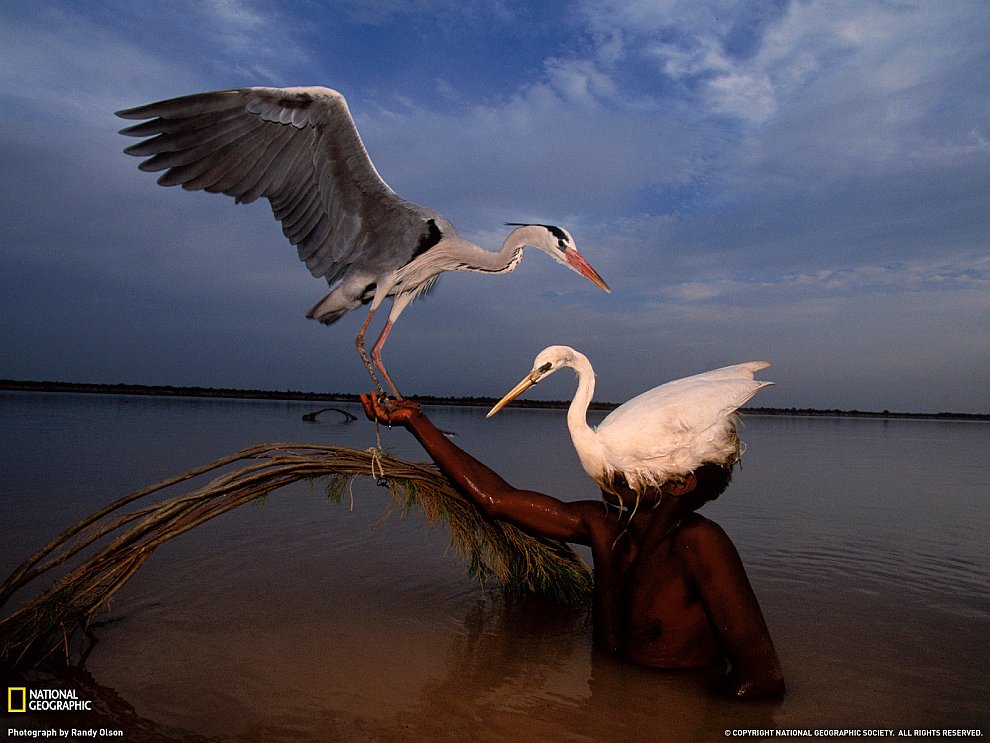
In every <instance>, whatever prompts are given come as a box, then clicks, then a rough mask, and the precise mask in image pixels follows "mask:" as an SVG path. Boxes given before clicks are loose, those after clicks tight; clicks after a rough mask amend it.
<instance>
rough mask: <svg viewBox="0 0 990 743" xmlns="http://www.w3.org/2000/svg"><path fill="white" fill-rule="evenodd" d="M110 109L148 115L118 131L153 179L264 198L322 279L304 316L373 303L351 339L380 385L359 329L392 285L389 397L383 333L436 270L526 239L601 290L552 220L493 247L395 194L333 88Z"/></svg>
mask: <svg viewBox="0 0 990 743" xmlns="http://www.w3.org/2000/svg"><path fill="white" fill-rule="evenodd" d="M117 116H120V117H121V118H124V119H149V120H148V121H143V122H142V123H140V124H135V125H133V126H130V127H127V128H125V129H122V130H121V134H126V135H129V136H133V137H149V139H146V140H144V141H142V142H139V143H137V144H135V145H132V146H131V147H128V148H127V149H126V150H125V152H127V153H128V154H130V155H135V156H139V157H148V159H147V160H145V161H143V162H142V163H141V164H140V166H139V167H140V168H141V170H146V171H159V170H164V171H165V173H164V174H163V175H162V176H161V177H160V178H159V179H158V182H159V183H160V184H161V185H163V186H175V185H181V186H182V187H183V188H185V189H187V190H205V191H209V192H212V193H225V194H227V195H228V196H233V197H234V198H235V200H236V201H237V202H238V203H241V202H244V203H248V202H251V201H255V200H256V199H258V198H266V199H268V201H269V204H270V205H271V207H272V211H273V212H274V213H275V218H276V219H278V220H279V221H280V222H281V223H282V231H283V233H284V234H285V236H286V237H287V238H288V240H289V242H290V243H292V244H293V245H295V246H296V248H297V249H298V252H299V258H300V260H302V261H303V262H305V264H306V267H307V268H309V270H310V273H312V274H313V276H316V277H323V278H325V279H326V281H327V284H329V286H330V291H329V292H328V293H327V294H326V295H325V296H324V297H323V298H322V299H321V300H320V301H319V302H317V303H316V304H315V305H314V306H313V307H312V308H311V309H310V310H309V312H308V313H307V317H312V318H315V319H317V320H319V321H320V322H322V323H325V324H328V325H329V324H330V323H332V322H334V321H336V320H338V319H339V318H340V317H342V316H343V315H344V314H345V313H346V312H348V311H349V310H353V309H356V308H358V307H360V306H361V305H362V304H366V303H369V302H370V303H371V307H370V310H369V312H368V315H367V317H366V319H365V321H364V324H363V325H362V326H361V330H360V331H359V333H358V335H357V338H356V339H355V343H356V345H357V348H358V351H359V352H360V354H361V359H362V360H363V361H364V364H365V366H366V367H367V369H368V373H369V374H370V375H371V378H372V380H373V381H374V382H375V385H376V386H377V387H378V389H379V391H381V392H384V390H382V387H381V385H380V384H379V383H378V380H377V378H376V377H375V372H374V369H373V368H372V365H371V361H369V359H368V355H367V354H366V353H365V350H364V334H365V331H366V330H367V329H368V325H369V323H370V322H371V318H372V317H373V316H374V314H375V311H376V310H377V309H378V307H379V306H380V305H381V303H382V301H383V300H384V299H385V297H392V307H391V311H390V313H389V316H388V321H387V322H386V323H385V326H384V328H383V330H382V332H381V334H380V335H379V337H378V340H377V341H376V342H375V345H374V347H373V348H372V351H371V359H372V360H373V361H374V364H375V367H377V368H378V370H379V371H380V372H381V374H382V377H383V378H384V379H385V381H386V383H387V384H388V385H389V387H390V388H391V389H392V392H393V393H394V394H395V396H396V397H397V398H400V397H401V395H400V394H399V391H398V389H396V387H395V384H394V383H393V381H392V379H391V377H390V376H389V374H388V372H387V371H386V370H385V366H384V365H383V363H382V359H381V350H382V345H383V344H384V343H385V339H386V338H387V337H388V334H389V331H390V330H391V329H392V325H393V324H394V323H395V321H396V319H397V318H398V317H399V315H400V314H401V313H402V311H403V310H404V309H405V308H406V306H407V305H408V304H409V303H410V302H411V301H412V300H413V299H415V298H416V297H417V296H419V295H420V294H422V293H424V292H426V291H428V290H429V289H430V287H431V286H432V285H433V283H434V282H435V281H436V280H437V278H438V277H439V276H440V274H441V273H443V272H444V271H479V272H482V273H486V274H499V273H507V272H509V271H512V270H513V269H515V267H516V266H517V265H518V264H519V261H520V260H521V259H522V251H523V248H524V247H526V246H533V247H535V248H539V249H540V250H542V251H544V252H545V253H547V254H548V255H550V257H552V258H553V259H554V260H556V261H558V262H559V263H562V264H564V265H565V266H568V267H569V268H571V269H572V270H574V271H576V272H578V273H579V274H581V275H582V276H584V277H585V278H587V279H588V280H589V281H591V282H592V283H593V284H595V286H598V287H600V288H602V289H604V290H605V291H609V288H608V285H607V284H606V283H605V281H604V280H603V279H602V278H601V276H599V275H598V273H597V272H596V271H595V269H593V268H592V267H591V266H590V265H589V264H588V262H587V261H586V260H585V259H584V258H583V257H582V256H581V254H580V253H578V251H577V249H576V248H575V246H574V239H573V238H572V237H571V235H570V234H569V233H568V232H567V231H566V230H564V229H561V228H560V227H555V226H552V225H539V224H526V225H522V224H511V225H510V226H513V227H516V229H515V230H513V231H512V232H511V233H510V234H509V236H508V237H507V238H506V240H505V242H504V243H503V245H502V248H501V250H499V251H497V252H491V251H488V250H484V249H482V248H481V247H479V246H478V245H476V244H474V243H472V242H470V241H468V240H465V239H464V238H462V237H461V236H459V235H458V234H457V232H456V231H455V229H454V226H453V225H452V224H451V223H450V221H449V220H447V219H446V218H445V217H444V216H443V215H442V214H439V213H438V212H435V211H432V210H430V209H426V208H424V207H422V206H418V205H417V204H413V203H410V202H408V201H406V200H405V199H403V198H401V197H400V196H399V195H398V194H396V193H395V192H394V191H393V190H392V189H391V188H389V186H388V185H387V184H386V183H385V181H383V180H382V178H381V176H379V175H378V171H377V170H376V169H375V166H374V165H373V164H372V162H371V159H370V158H369V156H368V153H367V151H366V150H365V148H364V145H363V143H362V142H361V137H360V135H359V134H358V130H357V127H356V126H355V125H354V121H353V119H352V118H351V114H350V111H349V110H348V108H347V103H346V102H345V100H344V97H343V96H342V95H341V94H340V93H338V92H337V91H335V90H330V89H329V88H323V87H298V88H262V87H254V88H240V89H236V90H222V91H216V92H211V93H199V94H196V95H190V96H184V97H182V98H173V99H171V100H165V101H159V102H157V103H150V104H148V105H145V106H138V107H136V108H131V109H127V110H124V111H118V112H117ZM436 177H438V178H443V177H444V175H443V174H439V173H438V174H437V176H436Z"/></svg>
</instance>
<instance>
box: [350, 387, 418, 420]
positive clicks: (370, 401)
mask: <svg viewBox="0 0 990 743" xmlns="http://www.w3.org/2000/svg"><path fill="white" fill-rule="evenodd" d="M361 405H362V406H363V407H364V414H365V415H366V416H368V420H371V421H377V422H378V423H384V424H385V425H386V426H393V425H396V426H405V425H406V424H407V423H409V421H411V420H412V419H413V418H415V417H416V416H418V415H422V413H421V412H420V409H419V405H417V404H416V403H414V402H410V401H409V400H388V399H379V398H378V396H377V395H375V394H373V393H370V392H369V393H366V394H363V395H361Z"/></svg>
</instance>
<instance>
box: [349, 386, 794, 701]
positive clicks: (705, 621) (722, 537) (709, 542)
mask: <svg viewBox="0 0 990 743" xmlns="http://www.w3.org/2000/svg"><path fill="white" fill-rule="evenodd" d="M361 402H362V404H363V405H364V410H365V413H366V414H367V416H368V418H369V419H371V420H373V421H379V422H381V423H385V424H388V425H390V426H391V425H401V426H404V427H405V428H406V429H408V430H409V431H410V432H411V433H412V434H413V436H415V437H416V439H417V440H418V441H419V443H420V444H421V445H422V446H423V448H424V449H426V451H427V453H428V454H429V455H430V457H432V458H433V461H434V462H436V464H437V466H438V467H439V468H440V470H441V471H442V472H443V473H444V475H446V477H447V479H448V480H449V481H450V482H451V483H452V484H453V486H454V487H455V488H456V489H457V491H458V492H459V493H461V494H462V495H464V496H465V497H466V498H468V499H469V500H470V501H471V502H472V503H474V504H475V505H476V506H477V507H478V508H479V509H480V510H481V511H482V512H483V513H485V514H487V515H488V516H490V517H491V518H495V519H502V520H504V521H507V522H509V523H511V524H514V525H515V526H518V527H519V528H520V529H523V530H524V531H527V532H529V533H531V534H534V535H537V536H542V537H548V538H550V539H557V540H561V541H564V542H570V543H573V544H583V545H587V546H588V547H590V548H591V551H592V555H593V558H594V576H595V582H594V596H593V611H592V618H593V625H594V639H595V643H596V644H597V645H599V646H600V647H602V648H603V649H605V650H607V651H609V652H611V653H613V654H615V655H618V656H620V657H622V658H624V659H626V660H629V661H631V662H634V663H638V664H641V665H646V666H652V667H655V668H665V669H687V668H694V669H708V670H711V671H713V672H715V673H716V674H717V681H716V682H715V689H716V691H718V692H719V693H722V694H727V695H730V696H733V697H738V698H760V697H779V696H781V695H783V693H784V679H783V675H782V673H781V668H780V662H779V661H778V659H777V653H776V651H775V650H774V647H773V642H772V640H771V639H770V633H769V631H768V630H767V625H766V622H765V621H764V619H763V613H762V612H761V610H760V605H759V602H758V601H757V599H756V596H755V594H754V593H753V589H752V587H751V586H750V583H749V579H748V578H747V577H746V571H745V570H744V568H743V565H742V561H741V560H740V559H739V554H738V553H737V552H736V549H735V546H734V545H733V544H732V541H731V540H730V539H729V537H728V536H727V535H726V533H725V532H724V531H722V529H721V527H719V526H718V525H717V524H716V523H714V522H713V521H710V520H708V519H706V518H705V517H704V516H701V515H699V514H698V513H696V511H697V509H698V508H700V507H701V506H702V505H704V504H705V503H706V502H708V501H709V500H713V499H715V498H717V497H718V496H719V495H720V494H721V493H722V491H723V490H724V489H725V487H726V486H727V485H728V483H729V479H730V477H731V472H732V467H731V464H730V465H728V466H725V465H719V464H706V465H704V466H701V467H699V468H698V469H696V470H695V471H694V472H691V473H685V475H684V476H683V477H680V478H678V479H677V480H670V481H668V482H666V483H664V484H663V485H662V486H661V487H660V488H653V489H649V490H647V491H646V492H645V493H642V494H640V496H639V497H638V499H637V495H636V493H634V492H633V491H632V490H630V489H629V488H628V487H626V486H625V485H623V484H617V485H616V488H615V489H616V491H617V492H616V493H615V494H613V493H608V492H606V491H605V490H603V491H602V497H603V499H604V501H605V504H604V505H603V503H602V501H600V500H598V501H596V500H581V501H573V502H568V501H561V500H558V499H557V498H554V497H552V496H549V495H544V494H543V493H537V492H533V491H530V490H519V489H517V488H514V487H512V486H511V485H509V483H507V482H506V481H505V480H504V479H502V477H501V476H499V475H498V474H497V473H496V472H494V471H492V470H491V469H489V468H488V467H487V466H485V465H484V464H482V463H481V462H479V461H478V460H477V459H475V458H474V457H472V456H471V455H470V454H468V453H467V452H465V451H463V450H462V449H460V448H459V447H457V446H455V445H454V444H453V443H452V442H451V441H450V439H448V438H447V436H445V435H444V434H443V432H442V431H440V430H439V429H438V428H436V427H435V426H434V425H433V423H432V422H431V421H430V420H429V418H427V417H426V415H425V414H424V413H423V412H422V411H421V410H420V408H419V406H418V405H417V404H416V403H413V402H410V401H407V400H403V401H398V402H381V401H379V400H378V399H377V398H376V397H375V396H373V395H362V396H361ZM634 504H635V508H633V505H634Z"/></svg>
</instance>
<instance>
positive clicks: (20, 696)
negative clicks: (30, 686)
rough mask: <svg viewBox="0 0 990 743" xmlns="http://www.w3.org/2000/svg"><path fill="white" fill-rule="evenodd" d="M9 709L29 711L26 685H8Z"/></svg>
mask: <svg viewBox="0 0 990 743" xmlns="http://www.w3.org/2000/svg"><path fill="white" fill-rule="evenodd" d="M7 711H8V712H27V689H26V688H25V687H23V686H8V687H7Z"/></svg>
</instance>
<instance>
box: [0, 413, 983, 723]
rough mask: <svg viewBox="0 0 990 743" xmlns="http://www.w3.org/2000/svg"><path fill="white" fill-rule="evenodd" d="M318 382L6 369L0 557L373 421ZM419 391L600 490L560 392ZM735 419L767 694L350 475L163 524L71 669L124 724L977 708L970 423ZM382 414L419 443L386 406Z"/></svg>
mask: <svg viewBox="0 0 990 743" xmlns="http://www.w3.org/2000/svg"><path fill="white" fill-rule="evenodd" d="M315 407H320V406H319V405H313V404H311V403H288V402H254V401H251V402H240V401H218V400H195V399H194V400H188V399H187V400H173V399H163V398H142V397H104V396H86V395H35V394H6V395H0V442H2V446H3V452H4V456H3V457H2V458H0V530H2V533H3V543H2V545H0V572H2V573H3V574H4V575H6V574H7V573H8V572H9V571H10V570H11V569H12V568H13V567H15V566H16V564H17V563H18V562H19V561H20V560H21V559H22V558H23V557H24V556H26V554H28V553H29V552H31V551H33V550H34V549H36V548H37V547H38V546H40V544H42V543H43V542H45V541H47V540H48V539H49V538H50V537H51V536H52V535H53V534H55V533H57V532H58V531H60V530H61V529H62V528H64V527H65V526H67V525H69V524H71V523H73V522H75V521H77V520H78V519H80V518H82V517H83V516H85V515H87V514H88V513H90V512H91V511H93V510H95V509H96V508H98V507H99V506H101V505H103V504H104V503H106V502H108V501H110V500H112V499H115V498H117V497H119V496H121V495H123V494H125V493H127V492H129V491H131V490H133V489H137V488H139V487H142V486H145V485H147V484H149V483H151V482H154V481H157V480H159V479H162V478H164V477H167V476H170V475H174V474H177V473H179V472H182V471H184V470H187V469H191V468H192V467H194V466H196V465H199V464H202V463H205V462H207V461H209V460H212V459H214V458H217V457H220V456H223V455H225V454H228V453H230V452H232V451H234V450H236V449H239V448H241V447H243V446H247V445H251V444H257V443H265V442H274V441H293V442H319V443H333V444H340V445H346V446H354V447H358V448H366V447H369V446H372V445H374V443H375V431H374V427H373V426H372V425H371V424H370V423H366V422H365V421H364V420H363V418H362V419H361V420H359V421H358V422H354V423H349V424H345V423H343V422H341V421H342V416H339V415H337V414H334V413H326V414H324V416H323V417H321V419H320V422H319V423H307V422H304V421H303V420H302V415H303V413H305V412H308V411H310V410H312V409H313V408H315ZM341 407H346V408H348V409H350V410H351V411H352V412H353V413H355V414H359V413H360V411H359V410H358V409H357V407H356V406H341ZM429 412H430V413H431V415H432V417H433V418H434V420H435V421H436V422H437V424H438V425H439V426H440V427H442V428H444V429H445V430H449V431H453V432H456V434H457V437H456V439H455V441H456V442H457V443H458V444H459V445H461V446H463V447H464V448H466V449H467V450H469V451H471V452H472V453H474V454H476V455H477V456H479V457H480V458H481V459H483V460H485V461H486V462H488V463H489V464H491V465H492V466H494V467H495V468H496V469H497V470H499V471H500V472H501V473H502V474H503V475H505V476H506V477H507V479H509V480H510V481H511V482H513V484H515V485H518V486H522V487H527V488H533V489H537V490H542V491H544V492H550V493H552V494H555V495H558V496H559V497H562V498H564V499H576V498H586V497H591V498H594V497H597V490H596V489H595V487H594V486H593V484H592V483H591V482H590V481H589V480H587V478H586V477H585V475H584V474H583V472H582V471H581V469H580V466H579V464H578V462H577V458H576V456H575V455H574V454H573V451H572V449H571V446H570V442H569V439H568V436H567V432H566V429H565V424H564V417H563V413H562V412H552V411H525V412H524V411H515V410H510V411H506V412H505V413H503V414H501V415H500V416H499V417H498V418H495V419H493V420H491V421H485V420H484V411H482V410H480V409H470V408H469V409H462V408H452V407H451V408H447V407H438V408H432V409H430V411H429ZM742 437H743V439H744V440H745V441H746V443H747V445H748V450H747V452H746V455H745V457H744V460H743V464H744V467H743V469H742V471H741V472H737V474H736V477H735V479H734V481H733V483H732V485H731V486H730V487H729V489H728V491H726V493H725V494H724V495H723V496H722V498H720V499H719V500H718V501H717V502H715V503H712V504H709V505H708V506H706V508H705V509H704V511H703V512H704V513H705V514H706V515H707V516H709V517H710V518H713V519H715V520H716V521H718V522H719V523H720V524H722V526H723V527H724V528H725V529H726V531H727V532H728V533H729V535H730V536H731V537H732V538H733V540H734V541H735V543H736V545H737V547H738V548H739V551H740V553H741V554H742V557H743V561H744V562H745V564H746V567H747V570H748V572H749V574H750V578H751V580H752V582H753V585H754V588H755V590H756V592H757V595H758V596H759V598H760V601H761V603H762V606H763V610H764V614H765V615H766V618H767V622H768V624H769V625H770V629H771V632H772V634H773V637H774V640H775V643H776V645H777V650H778V653H779V654H780V657H781V661H782V663H783V665H784V672H785V675H786V679H787V684H788V689H789V693H788V695H787V696H786V698H785V699H784V700H783V701H782V702H780V703H757V704H752V703H749V704H741V703H732V702H726V701H721V700H718V699H714V698H712V697H710V696H708V695H707V694H706V693H705V692H704V690H703V689H702V688H701V686H700V684H699V683H698V682H696V681H695V680H693V679H691V678H689V677H684V676H680V675H676V674H667V673H660V672H655V671H650V670H646V669H641V668H637V667H634V666H630V665H627V664H624V663H621V662H618V661H615V660H614V659H612V658H610V657H608V656H605V655H603V654H600V653H598V652H596V651H594V650H593V649H592V647H591V632H590V624H589V617H588V612H587V611H586V610H585V609H583V608H568V609H561V608H558V607H553V606H550V605H547V604H546V603H544V602H541V601H536V600H527V601H515V602H506V601H505V600H503V599H502V598H501V597H500V596H498V595H494V594H492V593H486V592H482V591H481V590H480V589H479V588H478V587H477V586H476V585H475V584H472V583H471V582H470V581H469V580H468V579H467V578H466V574H465V571H464V567H463V565H462V564H461V563H460V561H459V559H458V558H457V557H456V556H455V555H453V554H451V553H449V552H448V551H447V550H446V544H447V542H446V535H445V534H444V533H443V532H442V531H438V530H436V529H434V528H432V527H426V526H424V525H423V523H422V522H421V521H420V520H419V519H418V518H417V517H415V516H413V517H410V518H408V519H406V520H399V519H397V518H396V517H391V518H388V519H386V520H384V521H382V520H381V517H382V513H383V511H384V509H385V507H386V496H385V493H384V492H382V491H380V490H378V489H377V488H376V487H375V486H374V484H373V483H370V482H368V483H362V484H359V485H358V486H356V487H355V488H354V505H353V509H352V508H350V505H349V504H348V503H347V499H346V498H345V502H344V505H343V506H339V507H338V506H336V505H334V504H332V503H328V502H327V501H326V499H325V497H323V495H322V494H321V493H320V492H319V491H318V490H312V489H310V488H309V486H298V487H292V488H288V489H286V490H285V491H283V492H282V493H281V494H279V495H274V496H272V497H271V498H269V499H268V500H267V502H266V503H265V504H264V505H259V506H245V507H243V508H240V509H237V510H236V511H234V512H232V513H230V514H227V515H225V516H223V517H221V518H220V519H217V520H216V521H214V522H212V523H210V524H208V525H206V526H204V527H201V528H199V529H197V530H196V531H194V532H192V533H191V534H188V535H186V536H185V537H182V538H180V539H178V540H175V541H174V542H172V543H170V544H168V545H166V546H165V547H163V548H162V549H161V550H159V552H158V553H156V555H155V557H153V558H152V560H151V561H150V562H149V563H148V565H147V566H146V567H145V568H143V569H142V571H141V572H139V573H138V575H137V576H136V578H135V579H134V580H133V581H132V582H131V584H130V585H129V586H128V587H127V588H126V589H125V590H124V591H123V592H122V593H121V594H120V595H119V597H118V598H117V599H116V601H115V602H114V604H113V606H112V610H111V612H110V614H109V615H108V616H107V617H106V618H107V619H109V620H112V621H110V622H109V623H108V624H107V625H105V626H104V627H103V628H102V629H101V630H100V634H101V638H102V640H101V642H100V643H98V644H97V645H96V647H95V649H94V650H93V652H92V654H91V655H90V657H89V659H88V662H87V670H88V673H89V676H88V677H86V678H84V679H80V680H79V681H78V683H80V684H85V689H86V691H85V692H84V693H85V695H86V698H92V697H93V696H94V695H99V696H100V698H101V699H105V700H108V701H106V703H107V704H109V705H110V706H111V707H112V708H113V709H115V710H117V711H118V713H119V714H120V715H121V716H128V717H127V719H128V720H129V722H128V723H127V725H128V726H129V727H128V728H127V729H128V735H129V737H128V738H125V739H126V740H139V739H140V740H156V739H159V738H162V737H164V736H165V735H166V734H170V735H172V736H173V737H176V738H179V739H186V740H197V739H200V737H210V738H213V739H215V740H242V741H269V740H270V741H278V740H286V741H290V740H291V741H296V740H314V741H315V740H382V741H403V740H435V739H445V740H482V741H502V740H554V741H613V740H632V741H636V740H671V741H675V740H676V741H683V740H712V739H724V736H723V731H724V730H725V729H726V728H773V727H777V728H813V729H814V728H833V727H852V728H859V729H867V728H891V729H899V728H908V729H918V728H926V729H927V728H958V727H967V728H968V727H980V728H983V729H984V732H985V734H990V715H988V712H987V708H988V691H987V690H988V689H990V671H988V668H990V577H988V576H990V540H988V539H987V526H988V521H990V519H988V514H990V505H988V499H987V496H988V495H990V486H988V484H990V456H988V454H990V425H988V424H980V423H955V422H951V423H950V422H922V421H901V420H897V421H875V420H849V419H808V418H775V417H758V416H749V417H747V418H746V421H745V428H744V429H743V431H742ZM382 439H383V444H384V445H385V446H386V447H388V448H390V449H392V451H393V452H394V453H395V454H397V455H398V456H402V457H405V458H409V459H414V460H420V459H423V458H424V457H423V454H422V452H421V451H420V450H419V449H418V447H417V445H416V444H415V442H414V441H413V440H412V438H411V437H410V436H408V434H406V433H405V432H404V431H401V430H395V431H386V430H383V431H382ZM84 721H85V720H84ZM55 722H58V720H55Z"/></svg>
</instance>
